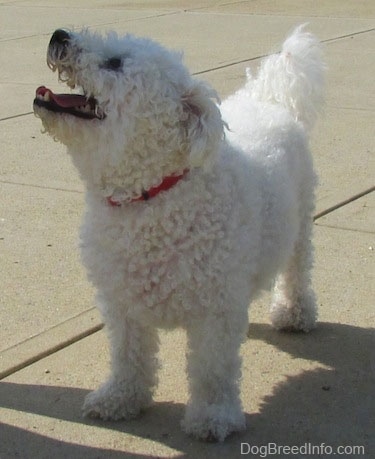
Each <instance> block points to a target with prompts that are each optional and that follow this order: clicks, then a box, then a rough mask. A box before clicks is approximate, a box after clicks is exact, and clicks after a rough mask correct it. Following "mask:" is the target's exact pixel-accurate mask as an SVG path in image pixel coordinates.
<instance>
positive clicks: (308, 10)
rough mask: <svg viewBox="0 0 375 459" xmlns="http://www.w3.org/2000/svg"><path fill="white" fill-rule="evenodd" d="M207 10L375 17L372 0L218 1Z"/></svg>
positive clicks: (234, 12) (236, 12)
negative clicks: (326, 0)
mask: <svg viewBox="0 0 375 459" xmlns="http://www.w3.org/2000/svg"><path fill="white" fill-rule="evenodd" d="M207 11H209V12H210V11H218V12H221V13H230V14H267V15H277V16H286V15H288V16H305V15H308V16H311V17H323V18H326V17H336V18H337V17H340V18H345V17H351V18H360V17H363V18H375V5H374V3H373V2H372V1H371V0H358V1H345V2H342V1H341V0H330V1H329V2H325V3H324V4H322V3H319V4H317V2H316V0H304V1H303V2H296V1H294V0H283V1H282V2H275V1H273V0H257V1H256V2H251V1H243V2H239V1H236V0H232V1H223V2H216V4H215V5H214V6H213V7H211V8H210V7H209V8H207Z"/></svg>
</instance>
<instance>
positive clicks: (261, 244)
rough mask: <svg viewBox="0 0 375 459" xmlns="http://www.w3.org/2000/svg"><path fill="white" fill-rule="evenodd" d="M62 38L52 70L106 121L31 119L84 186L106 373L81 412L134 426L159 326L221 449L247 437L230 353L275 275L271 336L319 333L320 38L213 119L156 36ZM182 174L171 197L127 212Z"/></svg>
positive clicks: (146, 393)
mask: <svg viewBox="0 0 375 459" xmlns="http://www.w3.org/2000/svg"><path fill="white" fill-rule="evenodd" d="M66 34H67V35H66V36H65V40H63V39H62V38H61V36H60V43H56V39H55V41H54V43H52V42H51V44H50V47H49V53H48V62H49V65H50V67H51V68H52V69H54V70H57V71H58V72H59V76H60V78H61V79H62V80H64V81H66V82H67V83H68V85H69V86H71V87H77V88H79V91H81V93H83V94H85V95H86V96H87V97H94V98H95V99H96V110H97V111H98V113H100V114H101V115H102V116H100V117H99V118H101V119H90V120H86V119H81V118H78V117H76V116H74V114H73V115H72V114H68V113H59V112H52V111H51V110H50V109H48V107H41V106H38V105H35V112H36V113H37V114H38V116H39V117H40V118H41V119H42V121H43V124H44V127H45V129H46V131H47V132H48V133H50V134H51V135H52V136H53V137H54V138H56V139H58V140H59V141H61V142H62V143H64V144H65V145H66V146H67V148H68V152H69V153H70V154H71V156H72V158H73V161H74V163H75V165H76V166H77V168H78V170H79V172H80V174H81V176H82V178H83V180H84V181H85V184H86V188H87V210H86V214H85V218H84V223H83V226H82V230H81V240H82V243H81V248H82V257H83V262H84V264H85V265H86V267H87V270H88V273H89V278H90V279H91V281H92V282H93V283H94V284H95V286H96V288H97V291H98V305H99V308H100V310H101V312H102V315H103V320H104V323H105V325H106V328H107V331H108V334H109V339H110V343H111V360H112V367H111V368H112V370H111V375H110V377H109V379H108V381H107V382H105V383H104V384H103V385H102V386H101V387H100V388H99V389H98V390H97V391H95V392H93V393H91V394H89V395H88V396H87V398H86V400H85V404H84V408H83V411H84V414H85V415H90V416H98V417H101V418H104V419H120V418H125V419H129V418H132V417H134V416H136V415H137V414H138V413H139V412H140V411H141V410H142V409H144V408H145V407H147V406H148V405H149V404H150V403H151V400H152V392H153V389H154V387H155V385H156V384H157V377H156V372H157V368H158V363H157V359H156V353H157V350H158V337H157V333H156V328H157V327H177V326H181V327H183V328H185V329H186V330H187V335H188V343H189V352H188V365H187V369H188V375H189V382H190V401H189V404H188V407H187V412H186V416H185V419H184V421H183V428H184V429H185V431H186V432H188V433H190V434H193V435H195V436H197V437H199V438H203V439H215V440H223V439H224V438H225V437H226V436H227V435H228V434H230V433H231V432H233V431H238V430H241V429H243V428H244V427H245V420H244V415H243V413H242V409H241V402H240V394H239V380H240V377H241V369H240V367H241V360H240V357H239V347H240V344H241V342H242V341H243V340H244V338H245V335H246V331H247V323H248V319H247V317H248V316H247V314H248V305H249V303H250V302H251V301H252V300H253V299H254V298H255V297H256V296H257V295H258V293H259V292H260V290H261V289H264V288H268V287H270V286H272V283H273V282H274V280H275V279H276V286H275V294H274V299H273V303H272V307H271V319H272V322H273V324H274V326H275V327H276V328H278V329H287V330H304V331H308V330H310V329H312V328H313V327H314V326H315V321H316V315H317V313H316V306H315V300H314V294H313V292H312V290H311V286H310V269H311V265H312V249H311V227H312V218H311V216H312V211H313V207H314V186H315V178H314V173H313V168H312V160H311V157H310V153H309V149H308V145H307V129H308V128H310V127H311V125H312V124H313V120H314V119H315V116H316V113H317V110H318V108H319V105H320V103H321V98H322V87H323V70H324V65H323V63H322V61H321V56H320V47H319V43H318V41H317V40H316V38H315V37H313V36H312V35H311V34H309V33H307V32H305V31H304V30H303V29H302V28H298V29H296V30H295V32H294V33H293V34H292V36H291V37H289V38H288V40H287V41H286V42H285V44H284V47H283V50H282V52H281V53H280V54H277V55H273V56H270V57H269V58H268V59H266V60H265V62H264V63H263V65H262V67H261V69H260V73H259V75H258V77H257V78H256V79H253V78H251V77H249V79H248V82H247V83H246V85H245V86H244V88H242V89H240V90H239V91H238V92H237V93H235V94H234V95H233V96H231V97H229V98H228V99H227V100H226V101H225V102H224V103H223V104H222V106H221V111H219V109H218V107H217V105H216V104H215V102H214V100H213V99H217V96H216V93H215V92H214V91H213V90H212V89H211V88H210V87H209V86H208V85H207V84H206V83H203V82H201V81H198V80H195V79H193V78H192V77H191V76H190V74H189V73H188V71H187V70H186V68H185V67H184V66H183V64H182V62H181V58H180V56H179V55H178V54H176V53H174V52H171V51H167V50H165V49H164V48H163V47H161V46H160V45H158V44H156V43H154V42H153V41H151V40H148V39H141V38H136V37H133V36H129V35H128V36H125V37H123V38H119V37H118V36H117V35H116V34H114V33H111V34H108V35H107V36H106V37H102V36H99V35H97V34H95V33H91V32H89V31H87V30H83V31H82V32H80V33H76V32H66ZM60 35H61V34H60ZM67 37H68V38H67ZM111 58H115V59H117V60H115V61H110V59H111ZM119 61H120V64H119ZM108 62H109V63H110V64H111V62H112V64H113V63H114V64H113V65H115V64H116V67H117V66H118V68H115V69H114V68H111V67H110V65H109V64H108ZM112 64H111V65H112ZM224 134H225V135H224ZM186 169H189V173H187V174H185V176H184V178H183V179H181V180H180V181H179V182H178V183H177V184H176V185H175V186H174V187H172V188H171V189H169V190H168V191H164V192H161V193H159V194H158V195H157V196H156V197H154V198H152V199H150V200H149V201H147V202H142V201H139V202H131V201H132V199H134V197H137V196H139V195H140V194H141V193H142V191H143V190H148V189H150V188H151V187H153V186H156V185H158V184H160V183H161V182H162V180H163V178H164V177H166V176H169V175H171V174H178V173H181V172H182V171H184V170H186ZM108 197H111V198H115V199H116V201H117V202H121V203H122V205H121V206H116V207H113V206H110V205H108V201H107V198H108Z"/></svg>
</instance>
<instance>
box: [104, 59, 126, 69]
mask: <svg viewBox="0 0 375 459" xmlns="http://www.w3.org/2000/svg"><path fill="white" fill-rule="evenodd" d="M121 66H122V59H121V58H120V57H111V58H109V59H108V60H107V61H106V62H105V64H104V68H106V69H108V70H120V69H121Z"/></svg>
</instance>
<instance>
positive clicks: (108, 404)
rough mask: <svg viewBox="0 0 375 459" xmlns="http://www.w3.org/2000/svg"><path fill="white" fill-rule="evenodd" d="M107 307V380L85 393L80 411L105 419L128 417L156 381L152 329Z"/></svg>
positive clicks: (142, 404)
mask: <svg viewBox="0 0 375 459" xmlns="http://www.w3.org/2000/svg"><path fill="white" fill-rule="evenodd" d="M122 315H125V314H123V311H122V314H121V313H120V314H116V313H115V311H113V309H112V311H111V314H109V315H108V316H107V317H104V319H105V322H106V323H105V325H106V328H107V332H108V335H109V341H110V351H111V373H110V375H109V378H108V380H107V381H106V382H105V383H104V384H102V385H101V386H100V387H99V388H98V389H97V390H96V391H94V392H91V393H89V394H88V395H87V396H86V399H85V402H84V405H83V415H84V416H88V417H92V418H101V419H105V420H118V419H132V418H134V417H136V416H137V415H138V414H139V413H140V411H141V410H143V409H145V408H146V407H147V406H149V405H150V403H151V401H152V393H153V389H154V387H155V386H156V384H157V376H156V371H157V368H158V362H157V359H156V353H157V351H158V344H159V341H158V335H157V331H156V329H154V328H152V327H145V326H142V325H141V324H140V323H139V322H137V321H135V320H132V319H129V318H126V317H122Z"/></svg>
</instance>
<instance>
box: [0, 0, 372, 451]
mask: <svg viewBox="0 0 375 459" xmlns="http://www.w3.org/2000/svg"><path fill="white" fill-rule="evenodd" d="M61 4H62V2H58V1H57V0H52V1H48V0H8V1H6V0H0V13H1V16H0V24H1V27H0V50H1V64H2V65H1V68H0V96H1V100H2V104H1V105H0V135H1V140H2V142H1V143H2V148H1V151H0V157H1V159H0V164H1V167H0V192H1V196H2V199H1V201H0V267H1V280H0V291H1V296H0V321H1V330H2V336H3V338H2V341H1V343H0V379H1V381H0V422H1V424H0V459H8V458H22V459H24V458H30V459H31V458H33V459H34V458H38V459H39V458H46V459H47V458H48V459H50V458H51V457H54V458H56V459H60V458H103V459H107V458H120V457H121V458H125V457H133V458H152V457H155V458H156V457H176V458H179V457H188V458H194V459H195V458H197V459H200V458H236V457H241V443H243V444H244V445H243V448H244V449H243V452H246V450H247V446H246V444H251V445H253V446H254V447H255V449H253V450H252V452H256V448H257V447H260V446H261V445H265V444H268V443H276V444H277V445H279V446H282V445H285V446H293V445H296V446H297V445H304V444H306V443H309V444H311V445H321V444H322V443H324V444H325V445H326V446H327V448H326V449H324V448H321V449H320V450H318V449H316V450H315V452H316V454H315V456H316V457H323V458H325V457H329V452H330V449H329V448H330V447H332V448H333V452H334V451H335V450H336V447H338V446H348V447H354V446H363V447H364V449H365V455H360V454H358V452H357V453H356V454H353V455H350V454H348V453H349V452H350V450H349V449H348V450H347V451H346V452H347V455H346V456H345V455H344V456H342V457H368V458H372V457H375V414H374V413H375V397H374V396H375V351H374V349H375V329H374V326H375V308H374V297H375V288H374V284H375V282H374V277H375V276H374V272H375V263H374V254H375V237H374V233H375V210H374V197H375V192H374V184H375V183H374V182H375V180H374V177H375V164H374V157H375V153H374V126H375V91H374V74H375V45H374V43H375V3H374V2H373V1H372V0H343V1H339V0H332V1H326V2H323V1H312V0H311V1H310V0H304V1H298V0H282V1H279V2H276V1H270V0H256V1H235V0H232V1H230V0H226V1H224V0H223V1H214V0H196V1H190V2H188V1H183V0H176V1H168V0H165V1H162V0H160V1H158V0H149V1H133V2H130V1H129V2H128V1H118V2H106V1H105V0H91V1H90V0H82V1H80V0H68V1H65V2H63V4H64V6H63V7H62V6H61ZM317 5H319V10H318V7H317ZM304 22H309V24H310V25H309V28H310V30H312V31H313V32H314V33H316V34H317V35H318V36H319V38H320V39H321V40H322V41H323V42H324V43H325V45H326V56H327V63H328V66H329V72H328V85H327V105H326V109H325V115H324V117H322V118H321V119H320V121H319V122H318V125H317V126H316V128H315V131H314V133H313V138H312V143H313V150H314V155H315V164H316V168H317V171H318V174H319V176H320V186H319V189H318V201H317V211H316V214H317V216H318V218H317V219H316V221H315V223H316V227H315V246H316V267H315V271H314V284H315V289H316V292H317V294H318V299H319V304H320V323H319V328H318V329H317V330H316V331H314V332H312V333H310V334H308V335H306V336H301V335H287V334H280V333H277V332H275V331H273V330H272V329H271V327H270V325H269V321H268V314H267V310H268V306H267V303H268V298H266V297H265V298H263V299H262V300H261V301H259V302H258V303H257V304H255V305H253V308H252V310H251V326H250V332H249V339H248V341H247V342H246V343H245V344H244V345H243V348H242V354H243V361H244V368H243V383H242V399H243V404H244V410H245V412H246V416H247V421H248V429H247V430H246V432H244V433H243V434H241V435H234V436H232V437H230V438H229V439H228V440H227V441H226V442H225V443H224V444H205V443H202V442H198V441H195V440H193V439H191V438H189V437H186V436H185V435H184V434H183V433H182V432H181V431H180V427H179V421H180V419H181V418H182V416H183V411H184V406H185V404H186V401H187V384H186V377H185V372H184V366H185V361H184V356H185V336H184V334H183V333H182V332H181V331H174V332H171V333H165V332H162V333H161V341H162V346H161V361H162V364H163V368H162V370H161V372H160V386H159V389H158V391H157V394H156V400H155V404H154V406H153V407H152V408H151V409H150V410H149V411H148V412H147V413H145V414H144V415H143V417H141V418H140V419H139V420H136V421H133V422H129V423H125V422H116V423H114V422H109V423H108V422H107V423H105V422H99V421H96V422H94V421H90V420H85V419H82V418H81V415H80V408H81V404H82V401H83V398H84V396H85V395H86V394H87V392H88V391H89V390H92V389H94V388H95V387H96V386H97V385H98V384H99V383H100V382H101V381H102V380H103V379H104V377H105V374H106V371H107V361H108V356H107V343H106V339H105V336H104V333H103V331H102V330H101V325H100V319H99V316H98V313H97V312H96V310H95V308H94V292H93V289H92V288H91V286H90V285H89V284H88V282H87V280H86V277H85V273H84V271H83V269H82V268H81V265H80V261H79V253H78V250H77V245H78V244H77V240H78V236H77V234H78V227H79V224H80V216H81V213H82V210H83V187H82V184H81V182H80V180H79V178H78V176H77V173H76V171H75V169H74V168H73V166H72V165H71V163H70V160H69V158H68V157H67V155H66V154H65V153H64V148H63V147H62V146H61V145H59V144H57V143H54V142H53V141H52V140H51V138H49V137H47V136H44V135H42V134H41V123H40V120H38V119H36V118H34V116H33V114H32V100H33V97H34V92H35V88H36V87H37V86H40V85H41V84H44V85H46V86H50V87H51V88H55V89H58V83H57V81H56V75H55V74H52V72H50V71H49V70H48V68H47V66H46V63H45V53H46V46H47V44H48V41H49V37H50V34H51V32H53V30H55V29H56V28H58V27H64V26H65V27H71V26H83V25H86V26H90V27H93V28H95V29H99V30H103V31H104V30H110V29H115V30H117V31H118V32H121V33H126V32H132V33H136V34H139V35H146V36H150V37H152V38H155V39H156V40H159V41H161V42H162V43H163V44H165V45H167V46H170V47H173V48H175V49H180V50H184V53H185V60H186V62H187V64H188V65H189V68H190V69H191V71H192V72H193V73H196V74H199V77H200V78H203V79H205V80H207V81H209V82H210V83H212V85H213V86H214V87H215V88H216V89H217V90H218V92H219V94H220V95H221V96H222V97H225V96H227V95H228V94H230V93H231V92H232V91H233V90H235V89H236V88H238V87H239V86H240V85H241V84H242V82H243V81H244V75H245V69H246V67H251V68H252V69H254V70H255V69H256V67H257V65H258V64H259V57H260V56H262V55H265V54H266V53H268V52H270V51H272V50H277V49H278V46H279V45H280V43H281V41H282V40H283V38H284V37H285V36H286V35H287V34H288V32H290V30H291V29H292V28H293V27H294V26H295V25H297V24H300V23H304ZM60 91H61V88H60ZM319 451H320V452H321V454H318V452H319ZM258 453H259V454H258V455H255V456H253V457H261V454H260V453H261V452H260V451H258ZM303 453H304V451H303V449H302V450H300V451H299V453H298V454H295V455H287V454H286V453H285V451H284V453H280V454H278V455H276V456H275V455H273V456H272V457H298V458H301V457H308V456H306V455H304V454H303ZM249 456H250V454H249ZM311 457H312V456H311Z"/></svg>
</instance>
